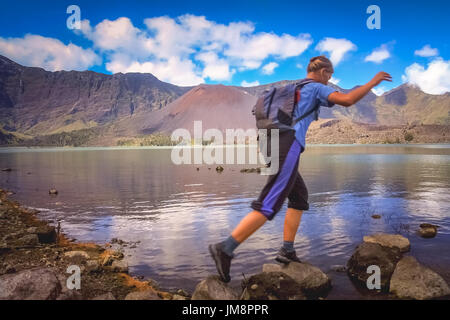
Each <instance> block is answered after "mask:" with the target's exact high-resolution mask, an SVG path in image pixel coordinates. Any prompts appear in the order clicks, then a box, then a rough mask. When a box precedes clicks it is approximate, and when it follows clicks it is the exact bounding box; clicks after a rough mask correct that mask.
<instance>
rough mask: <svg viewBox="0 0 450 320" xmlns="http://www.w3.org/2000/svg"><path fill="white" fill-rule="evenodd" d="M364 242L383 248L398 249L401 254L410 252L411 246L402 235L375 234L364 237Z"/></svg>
mask: <svg viewBox="0 0 450 320" xmlns="http://www.w3.org/2000/svg"><path fill="white" fill-rule="evenodd" d="M364 242H370V243H378V244H379V245H381V246H383V247H388V248H397V249H399V250H400V252H408V251H409V249H410V247H411V244H410V243H409V240H408V239H407V238H405V237H404V236H402V235H400V234H386V233H375V234H373V235H370V236H365V237H364Z"/></svg>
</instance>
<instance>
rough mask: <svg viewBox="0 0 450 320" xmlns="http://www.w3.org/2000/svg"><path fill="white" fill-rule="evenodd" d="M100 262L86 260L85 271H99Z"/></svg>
mask: <svg viewBox="0 0 450 320" xmlns="http://www.w3.org/2000/svg"><path fill="white" fill-rule="evenodd" d="M100 269H101V268H100V263H99V262H98V261H97V260H88V261H86V271H87V272H98V271H100Z"/></svg>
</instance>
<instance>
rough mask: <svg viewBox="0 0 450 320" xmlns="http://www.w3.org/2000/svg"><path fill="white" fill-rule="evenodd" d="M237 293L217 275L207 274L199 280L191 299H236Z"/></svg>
mask: <svg viewBox="0 0 450 320" xmlns="http://www.w3.org/2000/svg"><path fill="white" fill-rule="evenodd" d="M237 299H238V294H237V293H236V292H235V291H234V290H233V289H232V288H231V287H229V286H228V285H227V284H226V283H224V282H223V281H221V280H220V278H219V277H218V276H209V277H207V278H206V279H205V280H203V281H201V282H200V283H199V284H198V285H197V286H196V287H195V291H194V293H193V294H192V298H191V300H237Z"/></svg>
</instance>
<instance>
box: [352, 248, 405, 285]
mask: <svg viewBox="0 0 450 320" xmlns="http://www.w3.org/2000/svg"><path fill="white" fill-rule="evenodd" d="M400 259H401V253H400V250H399V249H397V248H388V247H383V246H381V245H379V244H377V243H370V242H363V243H362V244H360V245H359V246H358V247H357V248H356V250H355V252H354V253H353V255H352V256H351V257H350V259H349V261H348V262H347V273H348V275H349V276H350V277H351V278H352V279H353V280H355V281H356V282H357V283H359V284H360V285H361V286H362V287H365V288H367V279H368V278H369V276H370V275H371V274H370V273H367V269H368V267H369V266H372V265H376V266H378V267H379V268H380V271H381V275H380V276H381V279H380V280H381V281H380V282H381V289H382V290H383V291H388V290H389V281H390V279H391V276H392V274H393V273H394V270H395V266H396V264H397V262H398V261H399V260H400Z"/></svg>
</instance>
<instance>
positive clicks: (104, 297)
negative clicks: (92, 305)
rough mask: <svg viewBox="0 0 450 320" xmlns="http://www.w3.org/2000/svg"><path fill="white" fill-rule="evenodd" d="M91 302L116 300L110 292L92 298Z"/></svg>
mask: <svg viewBox="0 0 450 320" xmlns="http://www.w3.org/2000/svg"><path fill="white" fill-rule="evenodd" d="M91 300H116V298H115V297H114V295H113V294H112V293H111V292H108V293H105V294H102V295H99V296H96V297H94V298H92V299H91Z"/></svg>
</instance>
